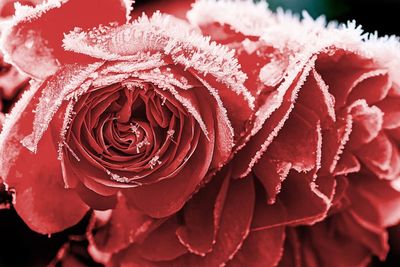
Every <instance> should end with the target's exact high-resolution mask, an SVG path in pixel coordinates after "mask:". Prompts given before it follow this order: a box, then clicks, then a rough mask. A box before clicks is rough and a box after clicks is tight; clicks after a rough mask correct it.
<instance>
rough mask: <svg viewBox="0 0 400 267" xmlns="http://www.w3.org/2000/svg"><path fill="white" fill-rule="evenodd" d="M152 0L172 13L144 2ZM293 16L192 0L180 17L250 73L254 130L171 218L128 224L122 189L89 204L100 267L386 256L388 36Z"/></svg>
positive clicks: (394, 210)
mask: <svg viewBox="0 0 400 267" xmlns="http://www.w3.org/2000/svg"><path fill="white" fill-rule="evenodd" d="M160 4H161V3H160ZM174 4H177V2H174ZM177 5H179V4H177ZM157 9H161V10H162V11H166V12H172V13H173V14H175V13H174V11H173V10H172V11H171V9H169V8H164V7H163V6H162V5H160V6H156V5H153V6H149V7H148V10H157ZM178 12H179V13H178V14H176V15H177V16H180V17H182V13H180V12H181V10H180V11H178ZM304 15H305V18H304V19H303V20H302V21H300V20H299V19H297V18H295V17H293V16H292V15H290V14H284V13H278V15H275V14H272V13H271V12H269V11H267V9H266V6H265V5H264V4H258V5H254V4H253V3H252V2H251V1H247V2H246V1H244V2H239V1H237V2H227V1H220V2H216V1H198V2H197V3H196V4H195V5H194V6H193V9H192V10H190V11H189V13H188V15H187V17H188V20H189V21H190V22H191V24H192V25H193V26H196V27H198V28H199V29H200V30H201V31H202V32H203V34H206V35H210V36H211V37H212V39H213V40H215V41H217V42H219V43H221V44H224V45H226V46H228V47H231V48H235V52H236V57H237V58H238V59H239V63H240V64H241V66H242V68H243V69H244V70H245V72H246V74H247V75H248V77H249V79H248V80H247V81H246V83H245V84H246V85H247V87H248V88H249V90H250V91H251V92H252V94H253V95H255V96H257V102H256V104H257V106H256V109H257V112H256V113H255V115H254V118H253V123H254V126H253V128H252V130H251V136H252V137H251V138H250V140H249V141H248V142H246V144H245V145H243V146H241V149H240V151H239V152H238V153H237V154H236V155H235V157H234V158H233V159H232V161H231V162H230V164H228V165H227V166H226V167H225V168H224V169H223V170H221V171H220V172H219V173H217V174H216V175H215V176H214V177H213V178H212V180H211V181H210V182H209V183H207V184H206V185H205V186H204V187H203V188H201V189H200V190H199V191H198V192H197V193H196V194H195V195H194V196H193V197H192V198H191V199H190V200H189V201H188V202H187V203H186V204H185V205H184V207H183V208H182V209H181V210H180V211H179V212H177V213H176V214H175V215H173V216H171V217H169V218H166V219H163V220H154V219H153V218H149V217H146V216H143V215H142V214H139V213H137V212H136V211H132V210H131V212H130V215H129V217H130V218H135V219H132V221H130V222H126V220H125V219H124V218H125V217H126V216H127V215H126V214H127V212H128V211H129V209H128V206H127V205H126V203H125V200H124V198H123V196H122V195H121V196H120V199H121V201H120V202H119V206H117V208H115V209H114V210H113V211H107V212H95V215H96V216H95V217H94V219H93V222H92V225H91V226H90V227H89V229H90V231H89V233H88V236H89V240H90V242H91V247H90V251H91V253H92V255H93V256H94V258H95V259H97V260H98V261H100V262H103V263H104V264H105V265H107V266H224V265H226V266H367V265H368V264H369V262H370V260H371V257H372V256H377V257H379V259H381V260H384V259H385V257H386V255H387V252H388V250H389V246H388V233H387V231H386V228H387V227H390V226H393V225H397V224H398V223H399V220H400V210H399V204H400V192H399V191H398V186H397V185H398V178H399V172H400V157H399V152H398V149H399V148H398V146H399V129H400V128H399V127H400V124H399V120H398V116H399V112H400V98H399V85H400V77H399V75H398V74H397V69H398V68H399V67H400V66H399V62H400V57H399V52H398V51H399V44H398V41H397V40H395V39H392V38H382V39H379V38H376V37H375V36H370V37H369V38H366V37H364V36H362V35H361V34H362V31H361V30H360V28H358V27H355V25H354V24H351V23H350V24H349V25H347V26H343V27H337V26H335V25H332V24H330V25H328V26H326V24H325V22H324V21H321V19H320V20H317V21H314V20H312V19H311V18H309V17H308V16H307V14H304ZM238 18H240V19H238ZM396 188H397V189H396Z"/></svg>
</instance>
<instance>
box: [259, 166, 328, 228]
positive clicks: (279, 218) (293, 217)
mask: <svg viewBox="0 0 400 267" xmlns="http://www.w3.org/2000/svg"><path fill="white" fill-rule="evenodd" d="M330 184H331V186H332V187H333V186H334V183H330ZM332 190H333V189H330V190H327V189H325V191H329V192H331V191H332ZM329 207H330V201H329V199H328V198H327V196H325V195H324V194H323V193H322V192H320V191H319V190H318V189H317V188H316V185H315V184H314V183H312V182H311V181H310V179H309V177H307V175H305V174H299V173H297V172H294V171H292V172H291V173H290V174H289V176H288V177H287V178H286V179H285V181H284V183H283V184H282V191H281V193H280V194H279V197H278V200H277V202H276V203H275V204H273V205H267V204H266V203H262V202H260V203H258V202H257V205H256V209H255V212H254V219H253V223H252V229H254V230H261V229H268V228H271V227H276V226H280V225H299V224H314V223H316V222H318V221H320V220H322V219H323V218H324V217H325V216H326V214H327V211H328V209H329Z"/></svg>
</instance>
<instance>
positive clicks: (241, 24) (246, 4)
mask: <svg viewBox="0 0 400 267" xmlns="http://www.w3.org/2000/svg"><path fill="white" fill-rule="evenodd" d="M187 18H188V19H189V21H190V22H191V23H192V24H194V25H199V26H201V25H207V24H212V23H215V22H218V23H220V24H221V25H224V24H228V25H230V26H231V27H232V28H233V29H234V30H236V31H238V32H241V33H243V34H244V35H248V36H260V35H261V34H262V32H263V31H264V29H265V28H266V27H268V26H270V25H271V24H273V23H274V15H273V13H272V12H271V11H270V10H269V9H268V4H267V3H266V2H265V1H260V2H258V3H254V1H253V0H245V1H240V0H228V1H226V0H225V1H216V0H200V1H196V2H195V3H194V4H193V6H192V9H191V10H190V11H189V12H188V13H187Z"/></svg>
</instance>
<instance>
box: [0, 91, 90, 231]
mask: <svg viewBox="0 0 400 267" xmlns="http://www.w3.org/2000/svg"><path fill="white" fill-rule="evenodd" d="M40 94H41V91H37V87H34V88H32V89H31V90H30V91H28V92H27V93H25V94H24V96H23V97H22V99H21V100H20V102H18V103H17V105H16V107H15V108H14V110H13V112H12V113H11V115H10V117H9V119H8V121H6V124H5V126H4V129H3V132H2V134H1V135H0V153H1V154H0V158H1V166H0V167H1V168H0V176H2V177H4V178H5V181H6V183H7V184H8V185H9V186H10V187H12V188H15V190H16V204H15V208H16V210H17V212H18V214H19V215H20V216H21V217H22V219H23V220H24V221H25V222H26V223H27V224H28V225H29V227H31V228H32V229H33V230H35V231H37V232H40V233H44V234H47V233H54V232H58V231H61V230H64V229H65V228H67V227H70V226H72V225H74V224H76V223H77V222H78V221H79V220H80V219H81V218H82V217H83V215H84V214H85V213H86V211H87V210H88V207H87V206H86V205H85V204H84V203H83V202H82V201H81V200H80V198H79V197H78V196H77V195H76V193H75V192H73V191H70V190H68V189H65V188H64V182H63V178H62V172H61V165H60V162H59V161H58V160H57V151H56V145H55V144H54V141H53V139H52V136H51V132H49V131H48V132H46V134H45V135H44V136H43V139H42V140H41V142H40V144H39V146H38V150H37V154H33V153H31V152H30V151H29V150H27V149H26V148H24V147H23V146H22V145H21V143H20V138H21V136H26V135H27V134H28V133H29V132H30V131H32V121H33V116H34V113H33V110H34V109H35V105H36V103H37V101H38V96H39V95H40ZM63 111H64V109H61V110H60V111H59V112H63ZM58 117H59V116H55V120H56V118H58ZM52 123H54V124H59V123H58V122H57V121H53V122H52ZM67 203H68V204H67Z"/></svg>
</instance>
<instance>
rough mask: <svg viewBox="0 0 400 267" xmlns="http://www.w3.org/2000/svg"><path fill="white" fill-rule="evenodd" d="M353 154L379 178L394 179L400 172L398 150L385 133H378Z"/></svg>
mask: <svg viewBox="0 0 400 267" xmlns="http://www.w3.org/2000/svg"><path fill="white" fill-rule="evenodd" d="M355 153H356V155H357V156H358V157H359V158H360V160H361V161H362V162H363V163H364V164H365V165H366V166H367V167H368V168H369V169H370V170H371V171H372V172H374V173H375V174H376V175H377V176H378V177H380V178H383V179H394V178H396V177H397V176H398V174H399V172H400V155H399V149H398V147H397V145H395V144H394V143H393V142H392V141H391V140H390V139H389V138H388V137H387V136H386V134H385V133H380V134H379V135H378V136H377V137H376V138H375V139H374V140H372V141H371V142H370V143H368V144H366V145H364V146H362V147H361V148H360V149H358V150H357V151H356V152H355Z"/></svg>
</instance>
